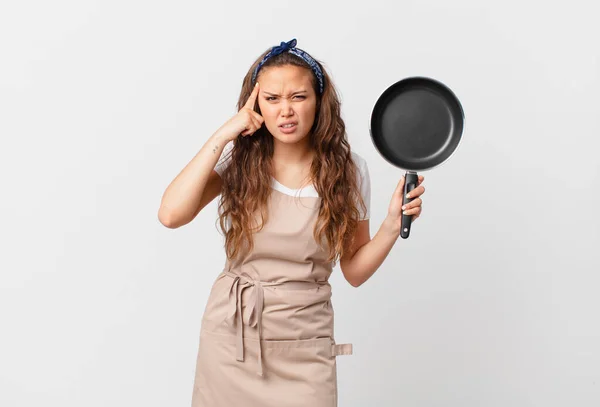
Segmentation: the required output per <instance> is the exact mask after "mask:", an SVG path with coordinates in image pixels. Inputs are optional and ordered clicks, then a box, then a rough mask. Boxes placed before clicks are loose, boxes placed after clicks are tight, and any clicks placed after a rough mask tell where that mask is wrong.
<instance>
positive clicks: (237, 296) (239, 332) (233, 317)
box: [224, 271, 264, 376]
mask: <svg viewBox="0 0 600 407" xmlns="http://www.w3.org/2000/svg"><path fill="white" fill-rule="evenodd" d="M224 273H225V274H227V275H228V276H229V277H232V278H233V283H232V284H231V288H230V289H229V311H228V313H227V316H226V318H225V321H226V322H227V324H228V325H229V326H235V327H236V337H237V341H236V351H237V354H236V359H237V360H238V361H240V362H243V361H244V332H243V329H244V323H243V320H242V293H243V292H244V289H246V288H248V287H254V290H253V291H252V297H251V298H250V305H249V306H250V320H249V324H250V326H251V327H256V328H257V330H258V370H257V372H256V373H257V374H258V375H259V376H263V364H262V344H261V338H262V311H263V304H264V290H263V286H262V283H261V282H260V281H257V280H253V279H252V278H250V276H244V275H238V274H235V273H232V272H230V271H225V272H224Z"/></svg>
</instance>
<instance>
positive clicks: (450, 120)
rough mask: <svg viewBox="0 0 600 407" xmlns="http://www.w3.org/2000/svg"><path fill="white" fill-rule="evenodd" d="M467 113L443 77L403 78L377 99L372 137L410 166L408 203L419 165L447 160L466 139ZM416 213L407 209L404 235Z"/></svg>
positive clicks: (385, 153) (396, 161)
mask: <svg viewBox="0 0 600 407" xmlns="http://www.w3.org/2000/svg"><path fill="white" fill-rule="evenodd" d="M464 121H465V116H464V112H463V109H462V106H461V104H460V101H459V100H458V98H457V97H456V96H455V95H454V93H453V92H452V91H451V90H450V89H449V88H448V87H447V86H446V85H444V84H443V83H441V82H439V81H436V80H434V79H431V78H426V77H411V78H406V79H402V80H400V81H398V82H396V83H395V84H393V85H392V86H390V87H389V88H387V89H386V90H385V91H384V92H383V93H382V94H381V96H380V97H379V99H377V102H376V103H375V106H374V107H373V112H372V114H371V128H370V133H371V139H372V141H373V144H374V145H375V148H376V149H377V151H378V152H379V154H381V156H382V157H383V158H384V159H385V160H386V161H388V162H389V163H390V164H392V165H394V166H396V167H399V168H402V169H405V170H406V175H405V182H404V194H403V198H402V205H404V204H405V203H408V202H410V201H412V199H414V198H408V199H407V198H406V194H407V193H408V192H410V191H412V190H413V189H414V188H415V187H416V186H417V183H418V176H417V171H423V170H429V169H432V168H434V167H437V166H438V165H440V164H442V163H443V162H444V161H446V160H447V159H448V158H450V156H451V155H452V153H454V151H455V150H456V148H457V147H458V144H459V143H460V140H461V137H462V133H463V127H464ZM411 219H412V218H411V216H410V215H402V230H401V231H400V236H402V238H403V239H406V238H408V236H409V234H410V224H411Z"/></svg>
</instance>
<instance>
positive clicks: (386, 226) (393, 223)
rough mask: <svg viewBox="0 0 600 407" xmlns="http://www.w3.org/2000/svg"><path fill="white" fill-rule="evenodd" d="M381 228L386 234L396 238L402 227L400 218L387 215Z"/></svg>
mask: <svg viewBox="0 0 600 407" xmlns="http://www.w3.org/2000/svg"><path fill="white" fill-rule="evenodd" d="M381 228H382V229H383V230H384V231H385V233H386V234H387V235H390V236H393V237H394V238H398V237H399V236H400V230H401V229H402V225H401V219H395V218H394V219H393V218H391V217H390V216H389V215H388V216H386V218H385V219H384V220H383V223H382V224H381Z"/></svg>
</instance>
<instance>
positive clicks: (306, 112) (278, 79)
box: [257, 65, 317, 143]
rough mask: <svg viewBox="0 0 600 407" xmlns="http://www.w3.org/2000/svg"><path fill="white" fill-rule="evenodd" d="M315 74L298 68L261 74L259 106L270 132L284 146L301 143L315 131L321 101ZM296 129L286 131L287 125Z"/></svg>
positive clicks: (289, 66) (281, 68) (291, 67)
mask: <svg viewBox="0 0 600 407" xmlns="http://www.w3.org/2000/svg"><path fill="white" fill-rule="evenodd" d="M311 78H312V72H310V71H309V70H308V69H305V68H301V67H298V66H294V65H285V66H277V67H268V68H265V69H264V71H263V70H261V71H260V74H259V75H258V79H257V82H258V83H259V84H260V85H259V86H260V90H259V95H258V105H259V107H260V112H261V115H262V117H263V118H264V119H265V123H264V124H265V126H266V127H267V130H269V132H270V133H271V134H272V135H273V137H275V138H276V139H277V140H279V141H281V142H282V143H297V142H299V141H300V140H303V139H304V138H305V137H306V136H307V135H308V134H309V133H310V130H311V129H312V126H313V123H314V121H315V113H316V106H317V97H316V94H315V91H314V89H313V86H312V82H311ZM287 123H291V124H292V127H289V128H286V127H287V126H286V127H284V125H285V124H287Z"/></svg>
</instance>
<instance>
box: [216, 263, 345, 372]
mask: <svg viewBox="0 0 600 407" xmlns="http://www.w3.org/2000/svg"><path fill="white" fill-rule="evenodd" d="M223 273H224V274H226V275H227V276H229V277H231V278H232V279H233V282H232V284H231V287H230V289H229V310H228V311H227V315H226V317H225V322H226V323H227V324H228V325H229V326H235V328H236V359H237V360H238V361H240V362H243V361H244V332H243V329H244V323H243V319H242V293H243V292H244V290H245V289H246V288H249V287H254V290H252V295H251V297H250V304H249V305H247V306H248V307H250V319H249V321H248V322H249V325H250V326H251V327H253V328H254V327H255V328H257V330H258V369H257V372H256V373H257V374H258V375H259V376H263V362H262V313H263V306H264V296H265V294H264V289H263V287H264V286H274V285H290V286H294V285H298V286H300V285H301V286H306V285H313V286H315V285H316V286H320V285H324V284H328V283H327V282H324V283H320V282H305V281H300V282H297V281H289V282H265V281H260V280H254V279H253V278H252V277H250V276H249V275H248V274H247V273H245V272H242V273H241V274H236V273H233V272H232V271H230V270H224V271H223ZM351 346H352V345H350V348H348V347H347V346H343V345H334V346H332V353H334V354H351V353H352V348H351Z"/></svg>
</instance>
